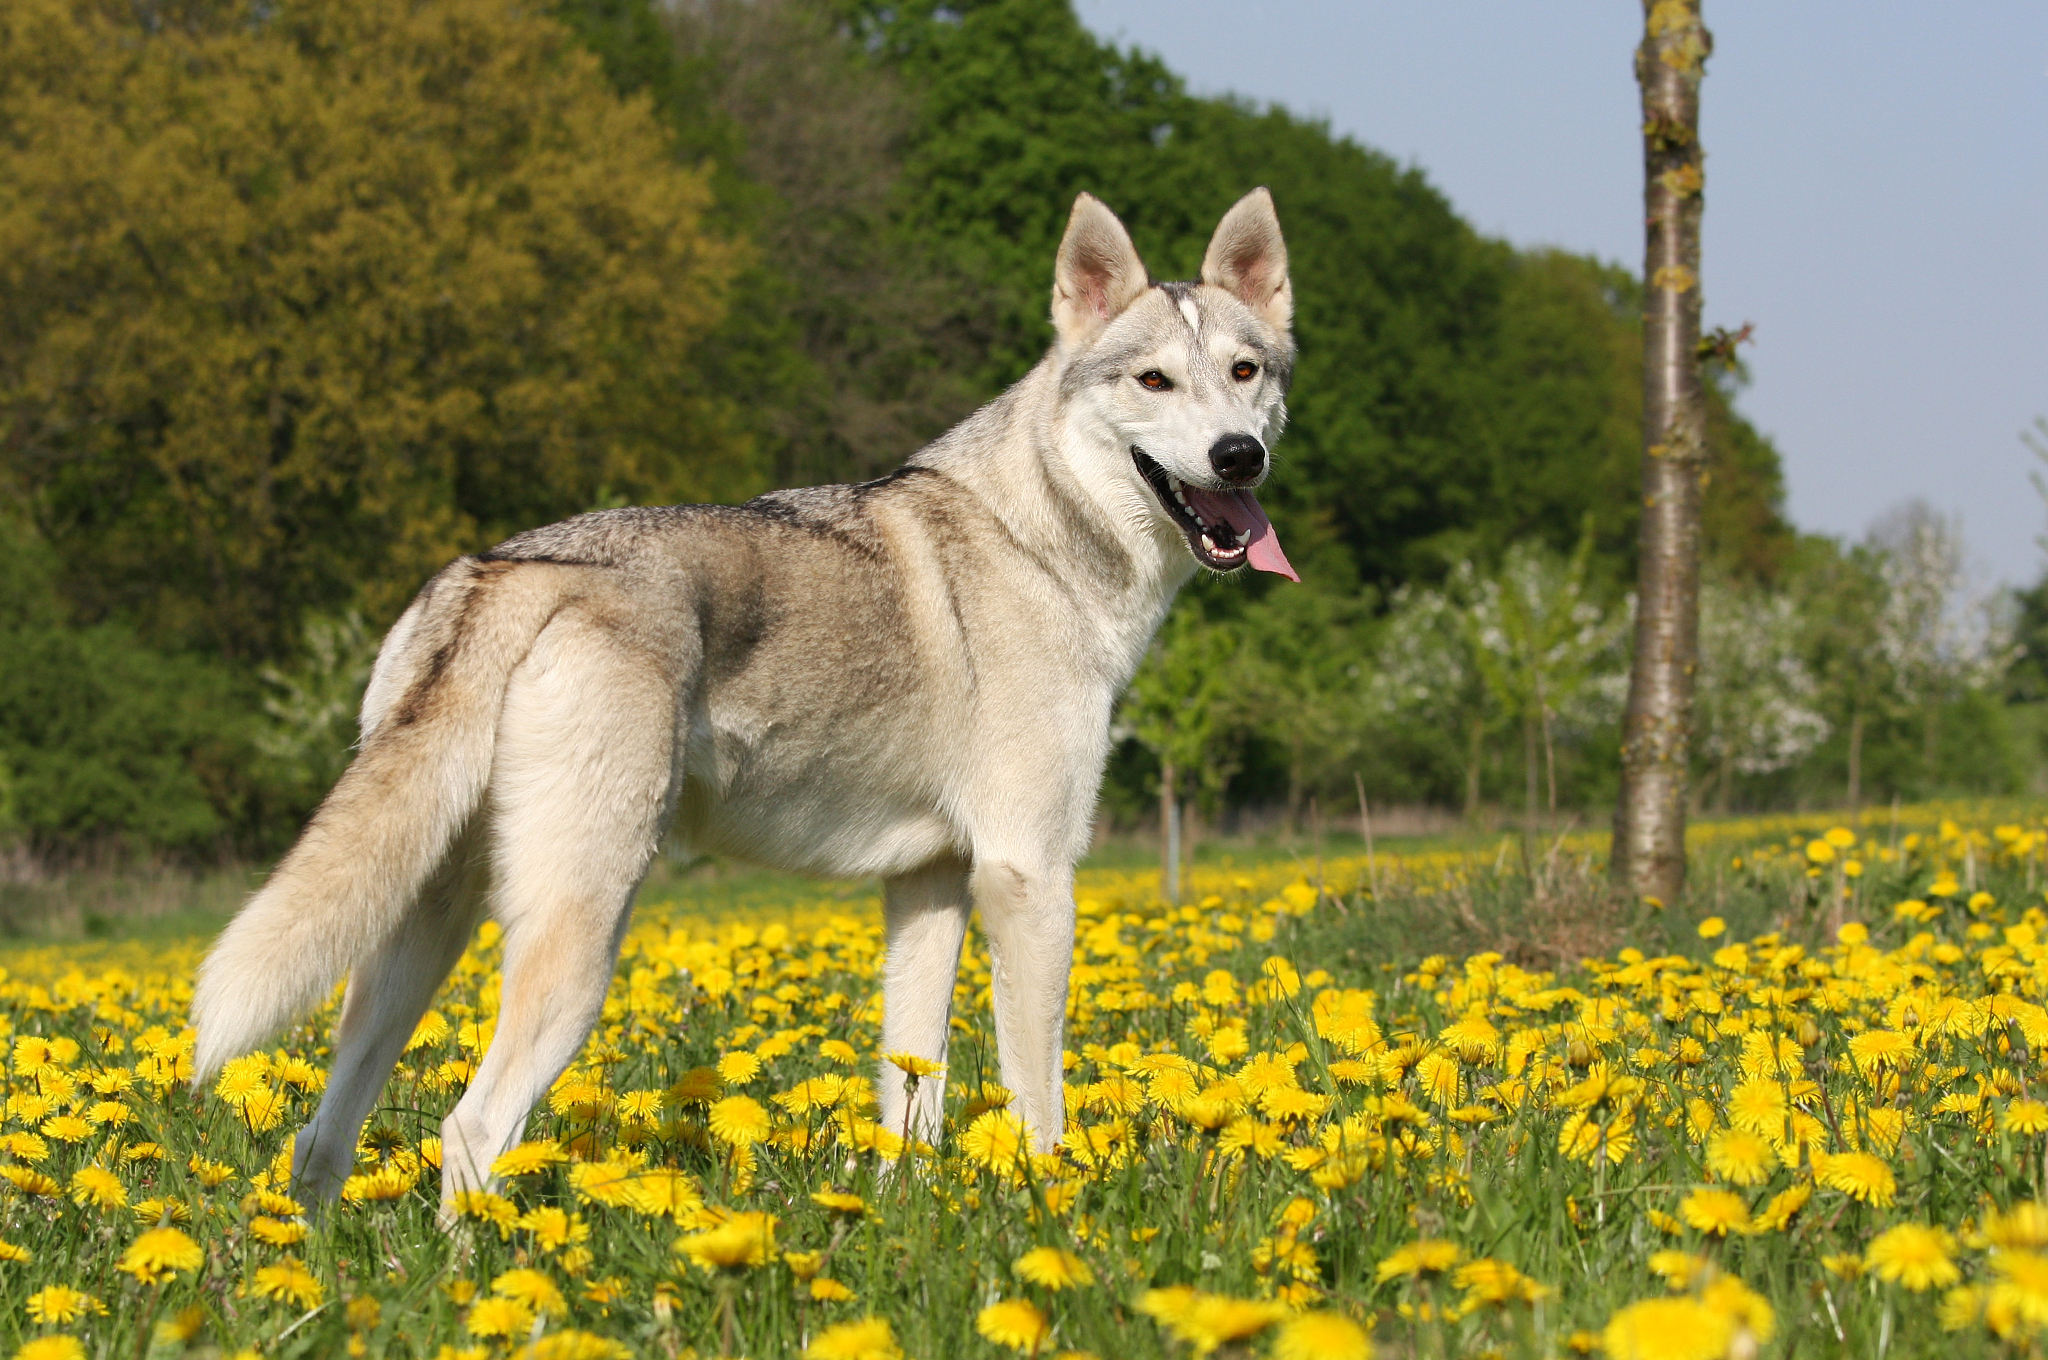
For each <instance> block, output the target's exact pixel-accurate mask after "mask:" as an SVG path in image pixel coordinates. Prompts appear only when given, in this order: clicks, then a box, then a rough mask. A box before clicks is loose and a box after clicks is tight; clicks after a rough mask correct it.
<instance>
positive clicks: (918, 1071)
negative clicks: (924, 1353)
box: [882, 1053, 946, 1326]
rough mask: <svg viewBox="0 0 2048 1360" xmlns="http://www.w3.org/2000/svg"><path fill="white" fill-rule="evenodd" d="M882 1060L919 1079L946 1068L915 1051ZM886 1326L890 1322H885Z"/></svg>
mask: <svg viewBox="0 0 2048 1360" xmlns="http://www.w3.org/2000/svg"><path fill="white" fill-rule="evenodd" d="M882 1061H883V1062H885V1063H888V1064H889V1065H890V1066H892V1067H894V1068H896V1069H897V1070H899V1071H900V1072H902V1073H903V1075H904V1076H906V1077H909V1078H911V1079H912V1080H917V1079H919V1078H922V1077H936V1076H938V1075H939V1074H940V1073H941V1072H943V1071H945V1070H946V1065H945V1064H944V1063H938V1062H933V1061H932V1060H931V1059H930V1058H922V1057H919V1056H918V1055H917V1054H915V1053H884V1054H883V1055H882ZM883 1325H884V1326H887V1325H888V1324H886V1323H884V1324H883Z"/></svg>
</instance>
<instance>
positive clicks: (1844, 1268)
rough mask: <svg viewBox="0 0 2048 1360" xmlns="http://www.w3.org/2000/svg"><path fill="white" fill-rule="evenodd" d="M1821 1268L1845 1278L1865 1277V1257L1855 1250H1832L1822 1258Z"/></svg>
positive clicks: (1856, 1278)
mask: <svg viewBox="0 0 2048 1360" xmlns="http://www.w3.org/2000/svg"><path fill="white" fill-rule="evenodd" d="M1820 1268H1821V1269H1822V1270H1825V1271H1826V1272H1827V1273H1828V1274H1830V1275H1833V1276H1835V1277H1837V1278H1838V1279H1843V1280H1860V1279H1862V1278H1863V1258H1862V1257H1861V1256H1858V1255H1857V1254H1856V1253H1855V1252H1853V1251H1836V1252H1830V1253H1828V1254H1827V1255H1826V1256H1823V1257H1821V1258H1820Z"/></svg>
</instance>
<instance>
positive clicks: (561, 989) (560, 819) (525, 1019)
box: [441, 616, 678, 1205]
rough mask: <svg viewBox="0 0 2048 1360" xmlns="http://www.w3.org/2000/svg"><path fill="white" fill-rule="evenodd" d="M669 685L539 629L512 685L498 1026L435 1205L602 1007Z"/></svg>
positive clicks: (635, 881)
mask: <svg viewBox="0 0 2048 1360" xmlns="http://www.w3.org/2000/svg"><path fill="white" fill-rule="evenodd" d="M675 694H676V687H675V685H674V682H673V681H672V679H670V678H669V676H667V675H666V674H664V668H663V667H662V666H660V665H659V664H658V663H657V662H656V661H655V660H654V659H653V658H651V657H650V656H648V655H647V654H646V653H644V652H640V651H637V650H635V649H632V648H629V647H628V646H626V645H625V644H623V643H621V642H619V641H618V640H617V639H615V638H613V637H612V636H611V635H610V634H608V633H607V632H606V630H605V629H604V628H602V627H601V626H599V625H597V624H595V623H592V622H589V621H585V620H579V619H576V618H572V617H566V616H565V617H562V618H558V619H557V620H556V621H555V622H554V623H551V624H550V625H549V626H548V628H547V630H546V631H545V632H544V633H543V634H542V635H541V637H540V640H539V641H538V642H537V643H536V644H535V647H534V650H533V652H532V654H531V655H530V656H529V657H528V658H527V660H526V661H525V662H524V663H522V665H521V667H520V669H519V671H518V672H517V673H516V674H515V675H514V676H513V678H512V684H511V688H510V689H509V690H508V692H507V694H506V698H505V712H504V717H503V718H502V720H501V725H500V728H499V736H498V755H497V764H496V765H495V767H494V768H493V770H492V776H491V799H492V810H493V814H494V815H493V819H492V821H493V824H492V826H491V828H490V835H491V840H492V845H493V853H492V862H493V884H492V909H493V911H494V912H495V914H496V915H497V917H498V920H499V922H500V924H502V925H503V927H504V929H505V963H504V982H503V988H502V992H501V996H502V1001H501V1003H500V1006H499V1011H498V1020H497V1028H496V1031H495V1033H494V1034H493V1035H492V1038H491V1042H490V1047H489V1049H488V1050H487V1051H486V1053H485V1054H484V1058H483V1062H482V1063H481V1064H480V1065H479V1066H478V1068H477V1072H476V1076H475V1078H474V1080H473V1081H472V1082H471V1083H470V1087H469V1090H468V1091H467V1092H466V1093H465V1094H464V1095H463V1097H462V1099H461V1101H460V1102H458V1103H457V1104H456V1107H455V1110H454V1112H453V1113H452V1114H450V1115H449V1116H448V1118H447V1119H446V1120H445V1121H444V1122H443V1124H442V1126H441V1157H442V1162H441V1168H442V1172H441V1199H442V1203H443V1204H444V1205H449V1204H452V1202H453V1200H454V1198H455V1195H456V1194H457V1193H458V1192H459V1191H462V1190H473V1189H481V1188H483V1187H484V1186H485V1185H487V1184H489V1182H490V1179H491V1175H490V1168H491V1163H492V1162H493V1161H495V1160H496V1159H497V1157H498V1156H499V1155H500V1154H501V1153H503V1152H505V1151H506V1150H507V1149H509V1148H511V1147H512V1146H513V1145H514V1144H516V1143H517V1142H518V1141H519V1138H520V1135H521V1133H522V1131H523V1130H524V1128H525V1126H526V1116H527V1114H528V1112H529V1111H530V1110H531V1109H532V1108H533V1105H534V1103H535V1102H536V1101H537V1100H539V1099H540V1097H541V1096H542V1095H544V1094H545V1093H546V1092H547V1089H548V1087H549V1086H550V1085H551V1084H552V1083H553V1082H554V1080H555V1078H556V1077H558V1076H560V1075H561V1073H562V1071H563V1069H564V1068H566V1067H567V1066H568V1065H569V1063H570V1061H571V1060H572V1059H573V1058H574V1057H575V1056H576V1052H577V1050H578V1049H579V1048H581V1047H582V1046H583V1041H584V1039H585V1038H586V1037H588V1035H589V1033H590V1029H591V1026H592V1025H593V1024H595V1023H596V1021H597V1019H598V1016H599V1015H600V1014H601V1013H602V1011H603V1008H604V996H605V988H606V985H607V983H608V982H609V981H610V978H611V972H612V965H613V963H614V961H615V959H616V958H617V955H618V947H619V940H620V938H621V937H622V936H623V935H624V933H625V928H626V922H627V918H628V915H629V912H630V909H631V906H632V899H633V892H634V889H635V888H637V887H638V886H639V883H640V878H641V875H642V874H644V873H645V872H646V869H647V864H648V861H649V860H650V859H652V858H653V855H654V850H655V845H656V842H657V840H658V839H659V834H660V828H661V826H662V823H663V821H664V819H665V818H666V816H667V813H668V809H669V797H670V788H671V780H670V776H671V773H672V771H673V770H675V769H676V768H677V767H678V762H677V760H676V723H675V712H676V700H675Z"/></svg>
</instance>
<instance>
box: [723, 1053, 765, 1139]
mask: <svg viewBox="0 0 2048 1360" xmlns="http://www.w3.org/2000/svg"><path fill="white" fill-rule="evenodd" d="M728 1056H730V1055H728ZM749 1056H751V1055H749ZM710 1123H711V1135H712V1137H714V1138H717V1139H719V1140H720V1141H721V1142H725V1143H730V1144H731V1145H732V1146H734V1147H736V1148H741V1147H751V1146H752V1145H753V1144H755V1143H758V1142H760V1141H762V1140H763V1139H765V1138H766V1137H767V1136H768V1134H769V1132H770V1130H771V1129H772V1128H773V1125H771V1124H770V1123H769V1120H768V1111H767V1110H765V1109H763V1108H762V1106H761V1102H759V1101H757V1100H755V1099H754V1098H753V1097H752V1096H727V1097H726V1098H725V1099H724V1100H721V1101H719V1102H718V1103H717V1104H715V1105H713V1106H712V1107H711V1113H710Z"/></svg>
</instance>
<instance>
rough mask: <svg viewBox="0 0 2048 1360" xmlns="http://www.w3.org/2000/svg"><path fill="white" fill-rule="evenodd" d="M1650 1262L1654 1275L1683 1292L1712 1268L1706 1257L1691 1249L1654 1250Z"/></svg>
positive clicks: (1677, 1290)
mask: <svg viewBox="0 0 2048 1360" xmlns="http://www.w3.org/2000/svg"><path fill="white" fill-rule="evenodd" d="M1648 1264H1649V1267H1650V1273H1651V1274H1652V1275H1655V1276H1656V1277H1657V1278H1658V1279H1660V1280H1662V1281H1664V1283H1665V1284H1667V1285H1669V1286H1671V1288H1672V1289H1673V1290H1674V1291H1675V1292H1677V1293H1681V1294H1682V1293H1685V1292H1686V1291H1687V1290H1690V1289H1691V1288H1692V1287H1693V1284H1694V1282H1695V1281H1697V1280H1699V1279H1700V1278H1701V1277H1702V1276H1704V1275H1706V1274H1707V1272H1708V1271H1709V1270H1711V1269H1712V1266H1711V1265H1710V1263H1709V1262H1708V1261H1707V1258H1706V1257H1704V1256H1695V1255H1693V1253H1691V1252H1689V1251H1669V1250H1666V1251H1653V1252H1651V1253H1650V1259H1649V1262H1648Z"/></svg>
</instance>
